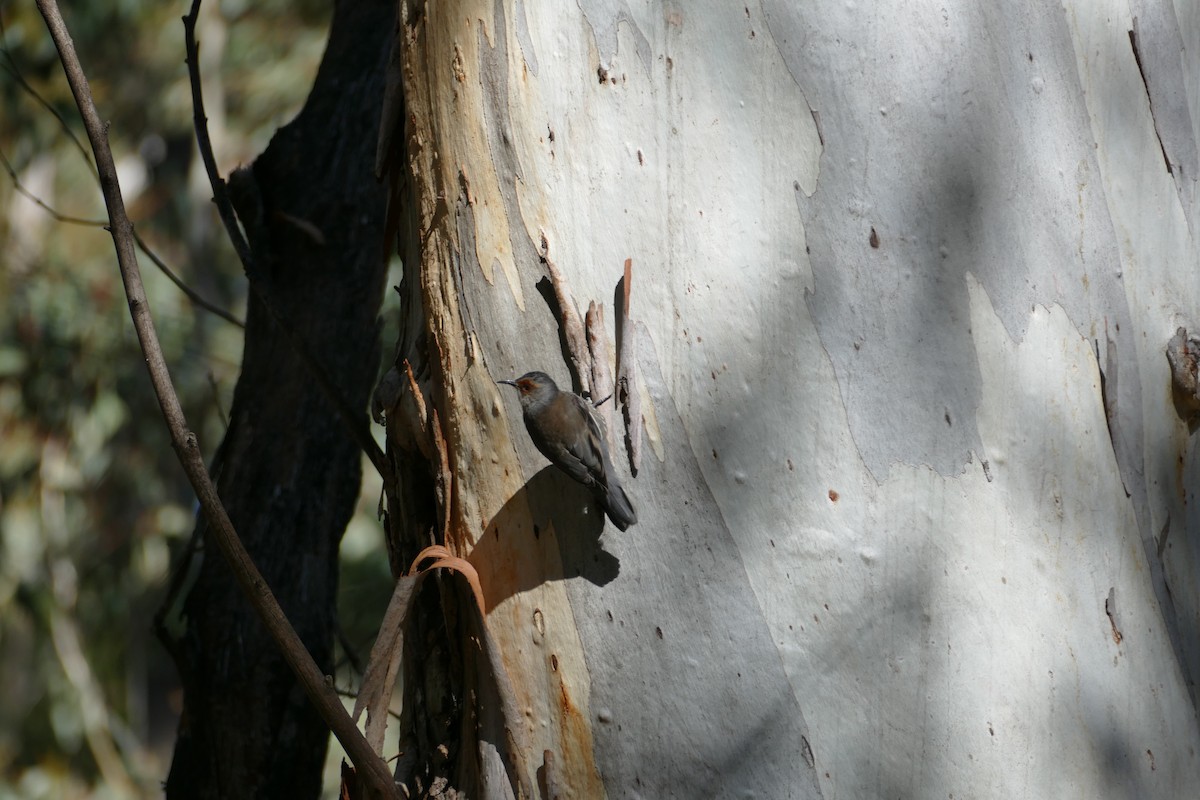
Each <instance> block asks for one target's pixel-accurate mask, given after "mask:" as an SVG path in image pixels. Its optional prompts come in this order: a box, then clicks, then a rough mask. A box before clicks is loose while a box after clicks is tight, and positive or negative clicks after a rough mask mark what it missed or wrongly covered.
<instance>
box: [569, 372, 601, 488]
mask: <svg viewBox="0 0 1200 800" xmlns="http://www.w3.org/2000/svg"><path fill="white" fill-rule="evenodd" d="M570 399H571V402H572V403H573V404H574V406H575V408H576V409H577V410H578V411H579V413H580V414H581V415H583V418H584V419H585V420H586V421H587V424H586V425H581V426H579V427H578V428H577V429H576V430H578V431H580V432H581V433H580V435H578V436H576V437H575V439H574V441H572V442H571V443H570V444H569V445H568V450H570V453H571V455H572V456H574V457H575V458H576V459H577V460H578V461H579V462H580V464H581V465H582V466H583V467H584V468H586V469H587V472H588V475H589V477H590V478H591V482H594V483H596V484H599V485H600V486H603V487H607V486H608V474H607V470H608V465H607V464H606V463H605V461H606V460H605V458H604V453H605V451H606V449H607V448H606V446H605V441H606V437H605V435H604V423H602V422H601V421H600V419H599V417H597V416H596V414H595V412H593V410H592V407H591V405H590V404H589V403H588V402H587V401H586V400H584V399H583V398H582V397H580V396H579V395H577V394H572V395H570Z"/></svg>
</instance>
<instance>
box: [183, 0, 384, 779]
mask: <svg viewBox="0 0 1200 800" xmlns="http://www.w3.org/2000/svg"><path fill="white" fill-rule="evenodd" d="M394 19H395V9H394V6H393V5H392V4H390V3H387V2H355V3H346V2H343V3H338V4H337V5H336V10H335V13H334V19H333V24H332V29H331V32H330V39H329V45H328V48H327V50H326V53H325V57H324V59H323V61H322V64H321V67H320V71H319V73H318V75H317V79H316V82H315V85H314V87H313V90H312V93H311V94H310V96H309V98H308V101H307V103H306V105H305V107H304V109H303V111H302V112H301V113H300V115H299V116H298V117H297V118H296V119H295V120H294V121H293V122H291V123H290V124H288V125H287V126H285V127H284V128H282V129H280V130H279V132H278V133H277V134H276V135H275V137H274V138H273V139H272V141H271V144H270V146H269V147H268V148H267V150H266V152H264V153H263V155H262V156H261V157H260V158H259V159H258V160H257V161H256V162H255V164H254V165H253V168H252V170H247V171H242V172H240V173H239V174H238V175H237V176H236V178H235V180H234V181H233V182H232V185H233V186H234V188H236V189H237V191H238V198H237V199H238V213H239V215H240V217H241V219H242V222H243V224H244V226H245V227H246V231H247V235H248V238H249V239H250V241H251V243H252V246H253V249H254V257H255V260H256V264H257V265H258V267H257V272H258V274H256V275H253V276H251V278H252V280H254V281H258V282H259V284H258V287H257V288H258V290H259V291H261V292H262V293H264V294H265V295H266V296H267V297H268V298H269V301H270V302H271V303H272V305H273V306H274V308H275V309H276V310H277V311H278V312H279V313H280V314H281V316H282V317H283V318H284V319H285V320H286V324H287V325H289V326H290V327H291V328H292V329H293V331H294V332H295V333H296V334H299V336H300V337H301V338H302V339H304V340H305V341H306V342H307V344H308V346H309V348H310V349H311V350H312V351H313V353H314V354H315V356H316V358H317V360H318V361H319V362H320V363H321V364H322V365H323V366H324V368H325V369H326V370H327V371H328V373H329V374H330V376H331V377H332V379H333V381H334V383H335V384H336V385H337V386H338V387H340V388H341V390H342V391H343V392H344V396H345V399H346V401H347V402H348V404H349V405H350V407H352V408H356V409H361V408H365V403H366V398H367V396H368V395H369V392H370V389H371V387H372V385H373V382H374V379H375V377H376V370H377V365H378V363H379V343H378V325H377V318H378V312H379V307H380V303H381V301H382V294H383V283H384V276H385V273H386V259H385V258H384V253H385V246H384V244H383V224H384V211H383V210H384V206H385V204H384V198H385V194H384V190H383V188H382V187H381V186H380V185H379V183H378V181H377V180H376V179H375V176H374V173H373V157H374V152H375V139H376V133H377V130H378V121H379V109H380V103H381V101H382V95H383V85H384V82H383V77H384V67H385V65H386V56H387V50H388V47H389V42H390V39H391V35H392V31H393V26H394ZM252 297H253V296H252ZM361 458H362V454H361V451H360V450H359V448H358V447H357V446H356V445H355V443H354V442H353V440H352V439H351V438H350V436H349V434H348V433H347V429H346V426H345V424H344V422H343V420H341V419H340V418H339V417H338V415H337V414H336V413H335V411H334V407H333V405H332V404H331V403H330V402H329V401H328V400H327V398H326V397H325V396H324V395H323V394H322V393H321V391H320V390H319V389H318V388H316V385H315V382H314V380H313V377H312V374H311V372H310V370H309V369H308V368H307V367H306V366H305V365H304V364H303V363H301V361H300V359H299V358H298V357H297V355H296V353H295V351H294V350H293V349H292V348H291V346H290V345H289V344H288V337H287V335H285V333H284V332H283V331H281V330H280V328H279V326H278V325H276V324H275V323H274V322H273V321H272V319H271V317H270V315H269V314H268V313H267V311H266V310H265V309H264V307H263V305H262V304H261V303H260V302H259V301H258V300H257V299H252V300H251V303H250V307H249V312H248V319H247V327H246V340H245V354H244V357H243V364H242V373H241V376H240V377H239V380H238V384H237V389H236V392H235V396H234V403H233V408H232V413H231V420H230V427H229V430H228V431H227V433H226V437H225V440H224V441H223V442H222V444H221V448H220V450H219V453H218V456H217V458H216V463H215V465H214V473H215V474H216V476H217V485H218V489H219V491H220V494H221V498H222V500H223V501H224V503H225V506H226V508H227V509H228V510H229V515H230V517H231V519H232V520H233V522H234V525H235V526H236V528H237V530H238V532H239V533H240V534H241V536H242V538H243V541H244V542H245V544H246V547H247V549H248V550H249V552H250V554H251V555H252V557H253V558H254V560H255V562H256V563H257V565H258V567H259V569H260V570H261V571H262V573H263V575H264V577H265V578H266V580H267V581H268V583H269V584H270V586H271V588H272V590H273V591H274V592H275V595H276V597H277V598H278V599H279V602H280V604H281V605H282V607H283V610H284V612H285V613H286V614H287V615H288V618H289V619H290V620H291V622H292V624H293V625H294V626H295V628H296V630H297V632H298V633H299V635H300V637H301V639H302V640H303V641H304V642H305V644H306V645H307V646H308V648H309V650H310V652H311V653H312V654H313V657H314V658H315V659H316V661H317V663H318V664H319V665H320V666H321V667H322V668H323V669H324V670H326V671H327V672H329V673H332V671H333V663H332V654H333V636H334V624H335V623H334V613H335V599H336V589H337V574H338V568H337V550H338V543H339V542H340V540H341V536H342V532H343V530H344V528H345V525H346V523H347V522H348V521H349V519H350V516H351V514H352V513H353V510H354V505H355V502H356V500H357V497H358V488H359V478H360V464H361ZM203 537H204V524H203V522H201V523H200V524H199V526H198V529H197V531H196V541H197V542H199V543H200V546H199V548H198V549H196V550H195V551H194V552H193V554H192V556H191V557H190V558H189V559H188V560H187V561H186V562H185V563H184V564H183V566H182V570H184V571H186V572H187V574H189V575H190V576H192V577H193V578H194V583H191V584H190V588H186V595H185V596H184V597H183V598H182V600H181V601H182V603H183V605H182V609H183V622H184V624H185V625H186V627H185V628H184V629H183V630H182V631H174V630H172V631H170V632H168V631H166V630H164V631H163V635H164V641H165V643H166V644H167V647H168V649H169V650H170V651H171V653H172V655H173V656H174V658H175V661H176V664H177V665H178V668H179V671H180V675H181V677H182V681H183V686H184V713H183V718H182V720H181V723H180V728H179V738H178V740H177V742H176V748H175V757H174V761H173V763H172V766H171V773H170V776H169V778H168V781H167V787H166V788H167V796H168V797H171V798H190V797H195V798H214V797H220V798H232V797H294V798H301V797H311V798H315V797H317V796H318V795H319V793H320V790H321V772H322V768H323V765H324V756H325V751H326V746H327V742H328V739H329V731H328V729H327V728H326V727H325V725H324V724H323V723H322V721H321V719H320V718H319V717H318V716H317V715H316V714H315V712H314V711H313V709H312V707H311V706H310V704H309V702H308V700H307V699H306V698H305V696H304V694H303V693H302V692H301V690H300V689H299V687H298V685H297V684H296V682H295V680H294V678H293V676H292V673H291V671H290V670H289V668H288V667H287V665H286V664H285V663H284V661H283V660H282V659H281V658H280V656H279V653H278V652H277V651H276V648H275V645H274V643H273V642H271V641H270V639H268V637H266V636H265V635H264V631H263V630H262V627H261V624H260V623H259V621H258V620H257V618H255V616H254V615H253V613H252V612H251V610H250V606H249V604H248V603H247V602H246V601H245V599H244V598H243V597H242V595H241V592H240V591H239V590H238V588H237V586H236V584H235V583H234V582H233V580H232V577H231V575H230V574H229V571H228V570H227V568H226V566H225V564H224V562H223V561H222V560H221V558H220V557H219V556H217V555H216V554H215V553H214V552H211V551H208V550H206V549H205V547H204V545H203V541H204V538H203ZM190 579H192V578H189V580H190ZM175 602H180V599H179V598H175Z"/></svg>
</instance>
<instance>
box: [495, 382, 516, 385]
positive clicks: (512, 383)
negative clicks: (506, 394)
mask: <svg viewBox="0 0 1200 800" xmlns="http://www.w3.org/2000/svg"><path fill="white" fill-rule="evenodd" d="M496 383H503V384H507V385H508V386H516V385H517V382H516V381H496Z"/></svg>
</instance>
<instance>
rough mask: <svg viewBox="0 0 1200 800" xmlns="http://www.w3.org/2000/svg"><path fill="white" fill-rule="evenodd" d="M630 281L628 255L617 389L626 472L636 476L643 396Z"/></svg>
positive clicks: (623, 282)
mask: <svg viewBox="0 0 1200 800" xmlns="http://www.w3.org/2000/svg"><path fill="white" fill-rule="evenodd" d="M632 280H633V259H632V258H627V259H625V276H624V277H623V278H621V288H620V291H619V296H620V298H621V308H620V309H619V311H618V314H617V351H618V352H617V390H618V393H619V395H620V399H621V403H622V405H623V406H624V408H625V445H626V448H627V452H628V454H629V471H630V472H631V473H633V475H634V477H637V474H638V467H640V466H641V463H642V396H641V393H640V392H639V391H638V387H637V377H636V375H635V368H636V365H637V348H636V347H635V346H634V343H635V342H636V341H637V336H636V335H635V334H634V330H633V324H632V323H631V319H632V317H631V316H630V309H629V305H630V302H629V299H630V293H631V291H632V289H631V284H632Z"/></svg>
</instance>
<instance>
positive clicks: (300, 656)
mask: <svg viewBox="0 0 1200 800" xmlns="http://www.w3.org/2000/svg"><path fill="white" fill-rule="evenodd" d="M198 5H199V3H197V4H196V6H198ZM37 6H38V10H39V11H40V12H41V14H42V17H43V18H44V19H45V21H46V27H47V28H48V29H49V30H50V35H51V37H52V38H53V39H54V44H55V47H57V48H58V53H59V58H60V59H61V61H62V65H63V70H64V72H65V73H66V76H67V81H68V83H69V84H70V86H71V92H72V94H74V96H75V103H76V105H77V106H78V107H79V112H80V115H81V116H82V117H83V124H84V127H85V128H86V130H87V134H88V139H89V140H90V142H91V145H92V152H93V153H94V154H95V157H96V167H97V170H98V172H99V175H100V185H101V188H102V190H103V192H104V202H105V205H106V206H107V207H108V213H109V230H110V232H111V233H112V237H113V243H114V246H115V248H116V251H117V261H118V263H119V265H120V269H121V278H122V280H123V282H124V284H125V293H126V296H127V297H128V300H129V310H130V314H131V316H132V317H133V324H134V328H135V330H136V331H137V335H138V340H139V342H140V343H141V346H142V353H143V354H144V355H145V358H146V366H147V368H148V369H149V372H150V380H151V382H152V383H153V385H154V391H155V394H156V395H157V396H158V402H159V406H160V408H161V409H162V413H163V417H164V418H165V419H166V422H167V427H168V429H169V430H170V433H171V441H172V444H173V445H174V448H175V451H176V453H177V454H178V456H179V460H180V463H181V464H182V465H183V468H184V471H185V472H186V473H187V476H188V479H189V481H191V484H192V487H193V488H194V489H195V491H196V496H197V498H198V499H199V501H200V505H201V508H202V509H203V510H204V514H205V516H206V517H207V519H208V522H209V525H210V527H211V532H212V534H213V539H214V541H216V543H217V545H218V546H219V547H220V549H221V552H222V554H223V555H224V556H225V559H226V561H227V562H228V563H229V566H230V569H231V571H232V572H233V574H234V575H235V576H236V577H237V580H238V583H239V584H241V587H242V590H243V591H244V592H245V594H246V596H247V598H248V599H249V600H250V603H251V604H252V605H253V607H254V609H255V611H256V612H257V614H258V616H259V618H260V619H261V620H262V622H263V624H264V625H265V626H266V628H267V631H268V632H269V633H270V635H271V637H272V638H273V639H275V642H276V643H277V644H278V646H279V649H280V651H281V652H282V653H283V655H284V658H285V659H287V661H288V664H289V665H290V666H291V667H292V670H293V671H294V672H295V674H296V677H297V679H298V680H299V682H300V685H301V686H302V687H303V688H304V691H305V693H306V694H308V697H309V699H310V700H311V701H312V703H313V705H314V706H315V707H316V709H317V711H318V713H320V715H321V717H322V719H324V720H325V722H326V723H327V724H328V725H329V727H330V728H331V729H332V731H333V733H334V735H335V736H337V738H338V741H339V742H341V744H342V746H343V747H344V748H345V749H346V752H347V754H348V755H349V756H350V759H351V761H353V762H354V765H355V767H356V769H357V771H358V774H359V775H360V777H362V779H363V780H364V781H365V782H366V783H367V785H368V786H370V788H371V790H372V793H373V794H374V795H376V796H378V797H385V798H394V797H396V796H397V795H396V789H395V784H394V783H393V780H392V776H391V773H390V772H389V770H388V767H387V764H386V763H384V761H383V759H381V758H380V757H379V756H378V755H377V754H376V753H375V752H374V751H373V750H372V749H371V747H370V745H369V744H367V740H366V739H365V738H363V735H362V734H361V733H360V732H359V730H358V728H357V727H355V725H354V722H353V721H352V720H351V719H350V716H349V715H348V714H347V713H346V710H345V708H344V707H343V706H342V703H341V700H340V699H339V698H338V696H337V693H336V692H334V691H333V689H332V688H331V687H330V686H329V685H327V684H326V682H325V676H324V675H322V674H321V671H320V669H318V667H317V665H316V662H314V661H313V659H312V656H311V655H309V653H308V650H307V649H305V647H304V644H303V642H301V641H300V637H299V636H297V635H296V631H295V630H294V629H293V628H292V626H291V624H290V623H289V622H288V620H287V618H286V617H285V616H284V614H283V610H282V609H281V608H280V607H279V602H278V601H277V600H276V599H275V596H274V594H273V593H272V592H271V589H270V587H269V586H267V582H266V581H265V580H264V579H263V577H262V574H261V573H260V572H259V571H258V568H257V567H256V566H255V565H254V562H253V561H252V560H251V558H250V555H249V553H247V552H246V548H245V547H244V546H243V545H242V542H241V540H240V539H239V538H238V535H237V532H236V531H235V530H234V528H233V523H232V522H230V520H229V516H228V514H227V513H226V512H225V508H224V507H223V506H222V505H221V501H220V498H219V497H218V496H217V490H216V487H215V486H214V485H213V483H212V480H211V478H210V477H209V474H208V470H207V469H206V468H205V466H204V460H203V458H202V457H201V454H200V447H199V443H198V442H197V439H196V434H195V433H193V432H192V431H191V430H189V429H188V426H187V419H186V418H185V417H184V414H183V409H182V407H181V406H180V404H179V398H178V396H177V395H176V393H175V387H174V386H173V385H172V384H171V376H170V374H169V372H168V370H167V363H166V360H165V358H164V357H163V353H162V348H161V347H160V345H159V342H158V335H157V333H156V332H155V329H154V320H153V319H152V318H151V315H150V308H149V305H148V304H147V301H146V292H145V289H144V287H143V286H142V278H141V272H140V270H139V268H138V264H137V254H136V252H135V249H134V241H133V235H132V233H133V224H132V223H131V222H130V221H129V216H128V214H127V213H126V211H125V202H124V199H123V198H122V196H121V187H120V183H119V182H118V180H117V171H116V165H115V164H114V162H113V156H112V151H111V149H110V148H109V145H108V131H107V126H106V125H105V124H104V123H103V122H101V120H100V116H99V114H98V113H97V111H96V106H95V102H94V100H93V99H92V94H91V89H90V88H89V86H88V81H87V77H86V76H85V75H84V73H83V68H82V67H81V66H80V64H79V58H78V56H77V55H76V53H75V45H74V43H73V42H72V41H71V36H70V33H69V32H68V31H67V27H66V24H65V23H64V22H63V18H62V14H61V13H60V12H59V10H58V4H57V3H56V2H55V0H37ZM196 6H193V11H194V10H195V8H196Z"/></svg>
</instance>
